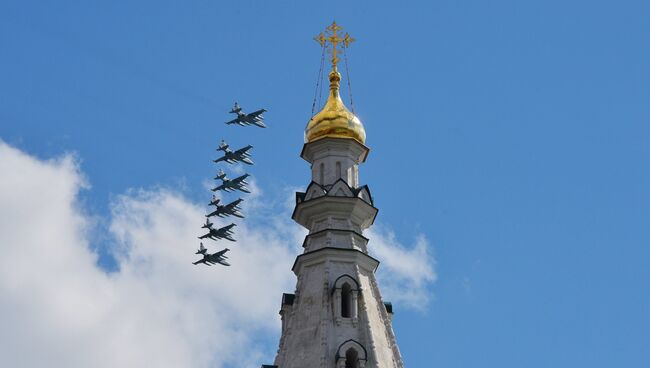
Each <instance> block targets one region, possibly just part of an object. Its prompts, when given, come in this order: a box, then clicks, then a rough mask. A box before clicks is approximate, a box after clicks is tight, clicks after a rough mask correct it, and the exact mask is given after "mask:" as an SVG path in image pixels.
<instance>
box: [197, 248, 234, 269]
mask: <svg viewBox="0 0 650 368" xmlns="http://www.w3.org/2000/svg"><path fill="white" fill-rule="evenodd" d="M229 250H230V249H228V248H226V249H224V250H222V251H219V252H217V253H212V254H209V253H208V250H207V249H205V247H204V246H203V243H201V246H200V247H199V250H198V251H196V253H195V254H202V255H203V259H201V260H198V261H196V262H192V264H194V265H197V264H199V263H203V264H205V265H206V266H212V265H213V264H217V263H219V264H222V265H224V266H230V263H228V262H226V261H225V259H227V258H228V257H226V252H227V251H229Z"/></svg>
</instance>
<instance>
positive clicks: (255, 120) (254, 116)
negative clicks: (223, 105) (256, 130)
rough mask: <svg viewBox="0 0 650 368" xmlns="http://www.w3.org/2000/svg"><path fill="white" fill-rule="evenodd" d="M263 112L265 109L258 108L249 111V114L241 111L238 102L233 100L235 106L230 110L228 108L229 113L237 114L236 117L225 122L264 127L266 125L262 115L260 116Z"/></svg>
mask: <svg viewBox="0 0 650 368" xmlns="http://www.w3.org/2000/svg"><path fill="white" fill-rule="evenodd" d="M265 112H266V110H265V109H260V110H257V111H255V112H251V113H250V114H246V113H244V112H243V111H242V109H241V107H240V106H239V104H238V103H237V102H235V106H234V107H233V108H232V110H230V113H231V114H237V117H236V118H235V119H233V120H231V121H227V122H226V124H228V125H230V124H237V125H241V126H245V125H255V126H258V127H260V128H266V125H265V124H264V116H262V114H263V113H265Z"/></svg>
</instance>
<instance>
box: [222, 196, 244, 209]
mask: <svg viewBox="0 0 650 368" xmlns="http://www.w3.org/2000/svg"><path fill="white" fill-rule="evenodd" d="M243 201H244V200H243V199H241V198H239V199H237V200H234V201H232V202H230V203H228V204H227V205H226V206H225V207H226V209H227V210H233V209H234V208H235V207H237V206H238V205H239V204H240V203H242V202H243Z"/></svg>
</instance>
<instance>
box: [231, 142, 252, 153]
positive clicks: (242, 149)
mask: <svg viewBox="0 0 650 368" xmlns="http://www.w3.org/2000/svg"><path fill="white" fill-rule="evenodd" d="M251 148H253V146H251V145H250V144H249V145H248V146H246V147H244V148H240V149H238V150H237V151H235V154H236V155H242V154H244V153H246V152H247V151H248V150H250V149H251Z"/></svg>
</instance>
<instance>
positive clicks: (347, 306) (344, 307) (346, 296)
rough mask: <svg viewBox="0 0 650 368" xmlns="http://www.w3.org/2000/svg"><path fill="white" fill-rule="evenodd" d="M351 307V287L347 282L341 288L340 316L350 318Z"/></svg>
mask: <svg viewBox="0 0 650 368" xmlns="http://www.w3.org/2000/svg"><path fill="white" fill-rule="evenodd" d="M351 307H352V288H351V287H350V284H348V283H347V282H346V283H345V284H343V287H342V288H341V317H343V318H350V317H351V313H350V310H351Z"/></svg>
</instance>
